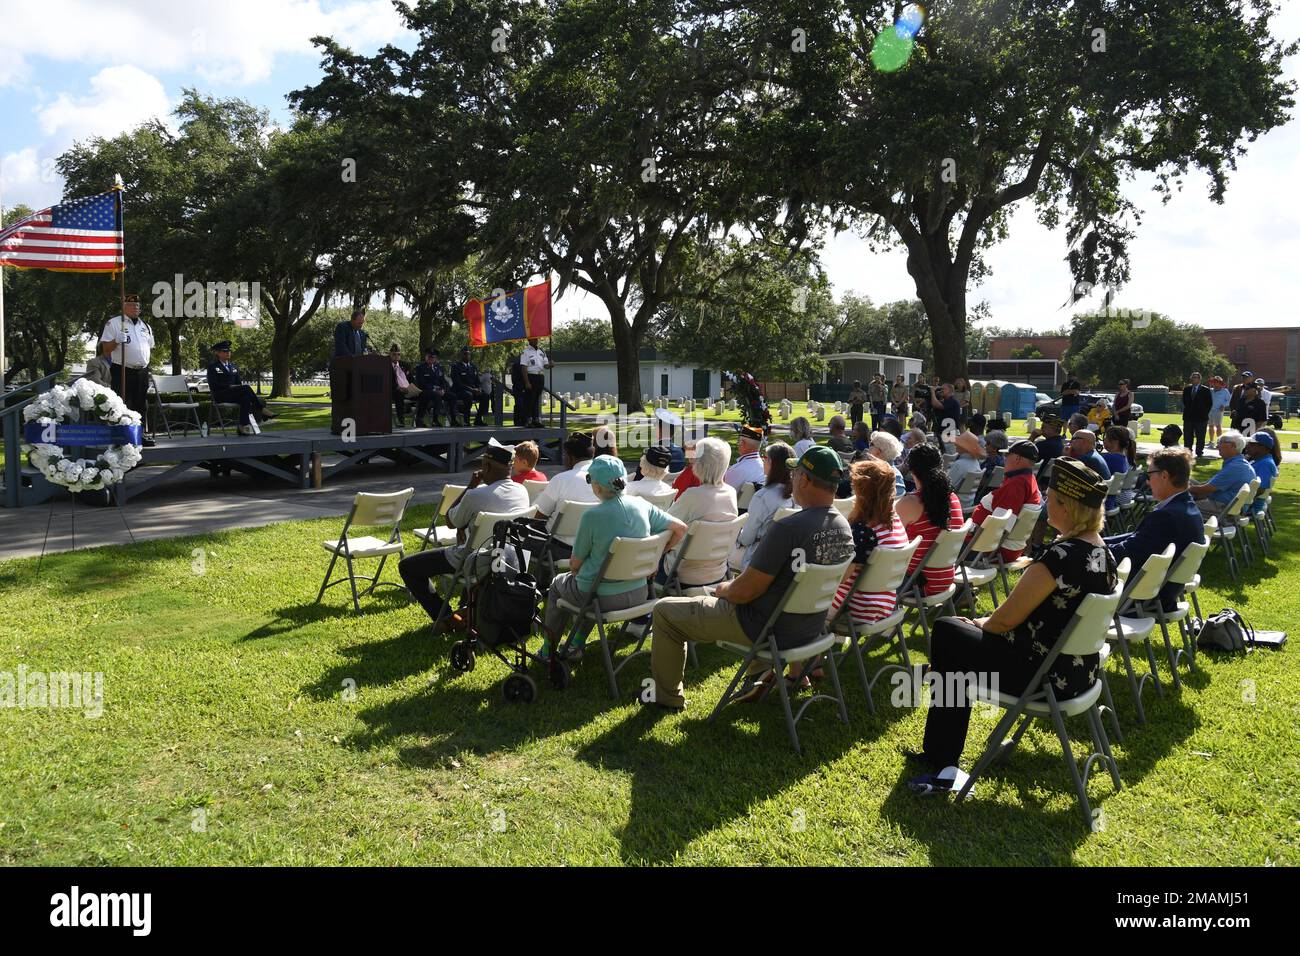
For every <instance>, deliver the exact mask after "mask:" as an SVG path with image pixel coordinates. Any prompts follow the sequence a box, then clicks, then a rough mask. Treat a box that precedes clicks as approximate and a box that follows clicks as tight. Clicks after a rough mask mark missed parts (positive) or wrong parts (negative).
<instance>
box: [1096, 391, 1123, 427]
mask: <svg viewBox="0 0 1300 956" xmlns="http://www.w3.org/2000/svg"><path fill="white" fill-rule="evenodd" d="M1110 421H1111V413H1110V399H1108V398H1101V399H1098V400H1097V404H1095V405H1093V406H1092V408H1090V409H1088V427H1089V428H1090V429H1092V430H1093V431H1095V432H1101V431H1105V430H1106V428H1107V427H1108V425H1109V424H1110ZM1124 430H1125V431H1128V429H1127V428H1126V429H1124Z"/></svg>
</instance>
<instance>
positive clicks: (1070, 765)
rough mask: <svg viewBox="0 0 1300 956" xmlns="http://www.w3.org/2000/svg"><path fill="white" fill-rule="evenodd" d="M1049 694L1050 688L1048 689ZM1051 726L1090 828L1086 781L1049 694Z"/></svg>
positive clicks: (1061, 719) (1080, 807)
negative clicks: (1054, 731) (1059, 743)
mask: <svg viewBox="0 0 1300 956" xmlns="http://www.w3.org/2000/svg"><path fill="white" fill-rule="evenodd" d="M1049 694H1050V689H1049ZM1048 702H1049V704H1050V710H1051V716H1052V726H1053V727H1055V728H1056V736H1057V738H1058V739H1059V740H1060V741H1061V753H1062V756H1063V757H1064V758H1065V767H1066V769H1067V770H1069V772H1070V782H1071V783H1073V784H1074V793H1075V796H1077V797H1078V798H1079V810H1080V812H1081V813H1083V823H1084V826H1086V827H1087V828H1088V829H1089V830H1091V829H1092V807H1091V806H1090V805H1089V803H1088V788H1087V786H1086V781H1085V780H1084V779H1083V777H1082V775H1080V773H1079V764H1078V761H1076V760H1075V759H1074V750H1073V748H1072V747H1071V746H1070V735H1069V734H1068V733H1066V730H1065V719H1064V718H1063V717H1062V716H1061V711H1060V708H1058V707H1057V706H1056V699H1055V698H1053V697H1051V696H1049V697H1048Z"/></svg>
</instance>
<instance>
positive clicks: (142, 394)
mask: <svg viewBox="0 0 1300 956" xmlns="http://www.w3.org/2000/svg"><path fill="white" fill-rule="evenodd" d="M123 308H124V309H125V313H126V314H125V315H115V316H114V317H113V318H111V319H109V320H108V321H107V322H106V323H105V324H104V332H103V334H102V335H100V337H99V340H100V341H101V342H113V343H114V344H115V345H114V348H113V354H112V357H111V360H112V363H113V390H114V391H119V390H121V388H122V366H123V364H125V365H126V393H125V394H124V395H122V400H123V401H125V402H126V405H127V408H129V409H131V410H132V411H133V412H139V413H140V421H141V423H142V424H143V425H144V426H145V427H148V423H149V354H150V352H151V351H152V350H153V344H154V339H153V330H152V329H151V328H149V325H148V323H147V322H145V321H144V320H143V319H141V318H140V297H139V296H138V295H128V296H127V297H126V299H125V301H124V303H123ZM124 350H125V353H126V357H125V361H124V360H123V354H122V353H123V351H124ZM143 444H144V445H145V447H152V446H153V444H154V441H153V439H152V438H149V437H148V436H147V435H146V436H145V438H144V441H143Z"/></svg>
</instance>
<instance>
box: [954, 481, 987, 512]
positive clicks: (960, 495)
mask: <svg viewBox="0 0 1300 956" xmlns="http://www.w3.org/2000/svg"><path fill="white" fill-rule="evenodd" d="M986 474H987V472H984V471H972V472H967V473H966V474H965V475H962V478H961V481H959V482H958V483H957V487H956V488H954V489H953V492H954V493H955V494H956V495H957V499H958V500H959V501H960V502H961V510H962V513H963V514H964V515H967V516H969V515H970V513H971V512H972V511H974V510H975V506H976V505H977V504H979V497H978V496H977V495H976V492H977V491H979V490H980V487H981V486H982V485H983V484H984V477H985V475H986Z"/></svg>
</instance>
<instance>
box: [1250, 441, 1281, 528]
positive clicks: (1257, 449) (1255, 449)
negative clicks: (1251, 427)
mask: <svg viewBox="0 0 1300 956" xmlns="http://www.w3.org/2000/svg"><path fill="white" fill-rule="evenodd" d="M1244 454H1245V456H1246V458H1247V459H1248V460H1249V461H1250V466H1251V467H1252V468H1254V469H1255V476H1256V477H1257V478H1259V490H1260V491H1261V492H1263V491H1267V490H1268V489H1269V488H1272V487H1273V482H1274V481H1276V480H1277V473H1278V459H1280V458H1281V457H1282V453H1281V451H1280V450H1279V449H1278V447H1277V439H1276V438H1275V437H1274V436H1273V433H1272V432H1271V431H1269V430H1268V429H1265V430H1263V431H1258V432H1255V434H1253V435H1251V436H1250V440H1249V441H1247V442H1246V448H1245V451H1244ZM1251 510H1252V511H1263V510H1264V502H1263V501H1262V500H1260V499H1259V498H1258V497H1256V499H1255V501H1254V503H1253V504H1252V505H1251Z"/></svg>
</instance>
